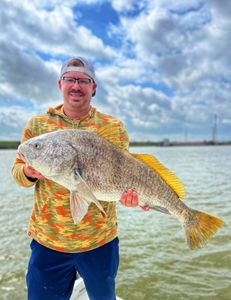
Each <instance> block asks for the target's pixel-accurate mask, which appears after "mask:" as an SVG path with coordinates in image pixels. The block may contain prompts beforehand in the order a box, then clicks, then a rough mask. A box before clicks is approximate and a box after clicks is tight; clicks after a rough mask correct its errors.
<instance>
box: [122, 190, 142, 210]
mask: <svg viewBox="0 0 231 300" xmlns="http://www.w3.org/2000/svg"><path fill="white" fill-rule="evenodd" d="M120 202H121V203H122V204H123V205H125V206H129V207H135V206H137V205H138V195H137V193H136V192H135V191H133V190H132V189H129V190H128V191H127V192H125V193H123V195H122V197H121V199H120Z"/></svg>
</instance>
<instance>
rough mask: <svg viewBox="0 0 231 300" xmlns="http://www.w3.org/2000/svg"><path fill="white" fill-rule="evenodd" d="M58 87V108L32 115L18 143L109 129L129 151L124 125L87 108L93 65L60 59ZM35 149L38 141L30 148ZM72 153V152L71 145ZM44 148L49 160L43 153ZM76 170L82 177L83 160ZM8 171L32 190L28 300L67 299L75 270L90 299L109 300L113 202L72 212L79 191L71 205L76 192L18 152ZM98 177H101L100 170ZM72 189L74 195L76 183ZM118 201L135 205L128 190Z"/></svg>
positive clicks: (115, 259) (114, 266)
mask: <svg viewBox="0 0 231 300" xmlns="http://www.w3.org/2000/svg"><path fill="white" fill-rule="evenodd" d="M58 86H59V89H60V91H61V93H62V96H63V104H62V105H59V106H57V107H55V108H49V109H48V111H47V112H46V113H45V114H42V115H39V116H36V117H33V118H32V119H31V120H30V121H29V122H28V123H27V125H26V127H25V129H24V132H23V136H22V141H21V142H22V143H23V142H25V141H27V140H29V139H31V138H33V137H36V136H39V135H41V134H44V133H47V132H53V131H57V130H60V129H61V130H63V129H76V130H79V129H84V130H86V129H87V130H92V131H97V130H98V129H102V128H104V127H105V126H107V125H111V126H112V128H113V127H116V128H117V129H118V130H116V133H115V134H114V136H113V139H114V141H115V143H116V144H117V146H118V147H119V148H121V149H123V150H125V151H127V150H128V144H129V142H128V136H127V133H126V130H125V128H124V126H123V124H122V123H121V122H120V121H119V120H117V119H116V118H114V117H112V116H109V115H105V114H103V113H101V112H99V111H97V110H96V109H95V108H94V107H92V106H91V98H92V97H93V96H94V95H95V93H96V88H97V84H96V77H95V71H94V68H93V66H92V65H91V64H90V63H89V62H88V61H87V60H86V59H84V58H82V57H74V58H71V59H69V60H67V61H65V62H64V63H63V65H62V68H61V74H60V79H59V80H58ZM60 142H62V141H60ZM39 147H40V144H39V143H37V144H36V148H37V149H38V148H39ZM70 149H71V151H75V149H74V147H72V146H71V147H70ZM46 151H47V155H46V157H47V159H48V158H49V149H46ZM71 151H70V152H71ZM68 153H69V152H68ZM68 153H66V152H65V151H62V149H61V147H60V148H59V152H57V154H56V156H55V160H59V158H65V159H66V158H68V155H69V154H68ZM75 172H76V174H78V176H79V178H81V162H80V164H79V165H78V169H77V171H75ZM82 172H83V171H82ZM12 173H13V177H14V179H15V180H16V182H17V183H18V184H19V185H21V186H24V187H32V186H34V204H33V209H32V213H31V217H30V222H29V228H28V235H29V237H31V238H32V242H31V257H30V261H29V265H28V272H27V276H26V282H27V288H28V299H29V300H41V299H43V300H46V299H47V300H51V299H52V300H56V299H57V300H58V299H60V300H61V299H63V300H64V299H69V298H70V296H71V294H72V290H73V286H74V282H75V279H76V270H77V271H78V273H79V274H80V275H81V277H82V278H83V280H84V283H85V286H86V289H87V292H88V295H89V298H90V299H91V300H93V299H94V300H114V299H115V298H116V297H115V277H116V273H117V270H118V264H119V250H118V243H119V241H118V237H117V222H116V203H115V202H113V201H111V202H105V201H104V202H101V201H100V202H101V203H100V202H98V201H95V202H94V201H92V202H93V203H91V204H90V205H89V206H88V205H87V206H86V207H85V208H82V207H78V205H79V204H78V203H79V198H78V197H79V194H77V193H76V194H75V198H73V199H74V200H76V201H75V202H71V204H70V195H71V197H72V195H74V193H72V192H71V191H70V190H68V189H67V188H65V187H64V186H63V185H60V184H58V183H57V182H55V181H53V180H52V179H53V178H52V179H49V178H48V177H49V176H45V175H44V174H42V173H40V172H38V171H36V168H33V167H32V166H31V165H30V164H29V163H28V162H26V161H25V159H24V157H23V155H22V154H20V153H18V154H17V157H16V161H15V163H14V166H13V170H12ZM76 176H77V175H76ZM98 176H101V175H100V172H99V175H98ZM67 181H69V179H68V180H67ZM80 182H81V181H80ZM77 190H78V191H79V193H80V191H81V187H80V185H79V188H77ZM89 195H90V192H89ZM73 197H74V196H73ZM87 197H88V195H86V198H87ZM89 197H90V196H89ZM120 202H121V203H122V204H123V205H125V206H130V207H135V206H137V205H138V196H137V193H136V192H135V191H133V190H132V189H130V188H128V190H127V191H124V193H123V194H122V195H121V199H120ZM73 203H75V204H73ZM73 206H74V207H73ZM140 206H141V207H142V208H143V209H144V210H148V209H149V206H148V205H143V206H142V205H140ZM99 208H100V209H99ZM76 210H77V212H78V211H79V212H80V213H81V212H82V211H84V213H83V214H82V216H81V222H77V221H76V220H78V216H76V215H75V213H76Z"/></svg>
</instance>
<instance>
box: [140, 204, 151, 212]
mask: <svg viewBox="0 0 231 300" xmlns="http://www.w3.org/2000/svg"><path fill="white" fill-rule="evenodd" d="M140 207H141V208H142V209H143V210H144V211H148V210H150V206H148V205H143V206H140Z"/></svg>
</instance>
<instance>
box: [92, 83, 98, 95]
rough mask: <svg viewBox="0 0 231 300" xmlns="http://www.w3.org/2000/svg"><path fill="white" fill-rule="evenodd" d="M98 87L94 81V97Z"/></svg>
mask: <svg viewBox="0 0 231 300" xmlns="http://www.w3.org/2000/svg"><path fill="white" fill-rule="evenodd" d="M96 88H97V84H96V83H95V82H94V83H93V93H92V97H94V96H95V94H96Z"/></svg>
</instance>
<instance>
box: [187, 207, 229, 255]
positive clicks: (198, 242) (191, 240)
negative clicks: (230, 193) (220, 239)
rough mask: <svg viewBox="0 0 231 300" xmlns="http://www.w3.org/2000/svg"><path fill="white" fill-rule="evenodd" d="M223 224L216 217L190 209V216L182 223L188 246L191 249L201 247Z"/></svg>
mask: <svg viewBox="0 0 231 300" xmlns="http://www.w3.org/2000/svg"><path fill="white" fill-rule="evenodd" d="M223 225H224V222H223V221H222V220H221V219H219V218H217V217H214V216H212V215H210V214H208V213H205V212H202V211H198V210H191V212H190V217H189V218H188V219H187V220H186V221H185V222H184V224H183V226H184V229H185V232H186V238H187V243H188V245H189V247H190V248H191V249H197V248H201V247H203V246H204V245H205V244H206V242H207V241H208V240H210V239H211V238H212V237H213V235H214V234H215V233H216V232H217V230H218V229H219V228H221V227H222V226H223Z"/></svg>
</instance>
